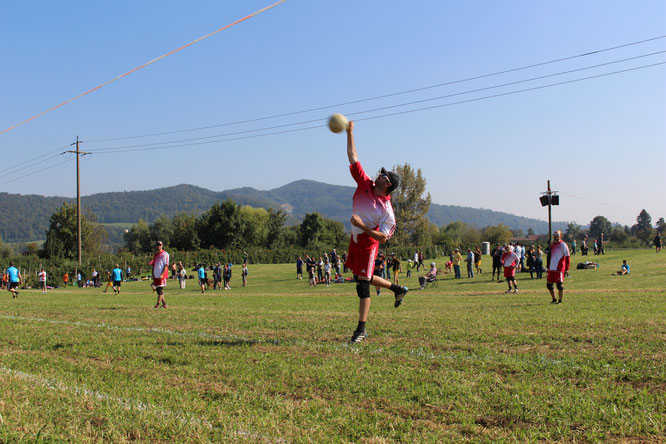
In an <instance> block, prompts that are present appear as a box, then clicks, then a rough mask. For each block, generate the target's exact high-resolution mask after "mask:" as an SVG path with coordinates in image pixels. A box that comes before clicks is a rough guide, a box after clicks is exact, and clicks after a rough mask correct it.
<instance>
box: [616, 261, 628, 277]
mask: <svg viewBox="0 0 666 444" xmlns="http://www.w3.org/2000/svg"><path fill="white" fill-rule="evenodd" d="M629 271H630V270H629V264H627V261H626V260H623V261H622V267H621V268H620V270H619V271H617V272H616V273H617V275H618V276H623V275H625V274H629Z"/></svg>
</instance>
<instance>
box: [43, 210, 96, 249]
mask: <svg viewBox="0 0 666 444" xmlns="http://www.w3.org/2000/svg"><path fill="white" fill-rule="evenodd" d="M96 222H97V220H96V218H95V215H94V214H92V213H89V212H87V213H84V214H82V215H81V251H82V253H84V254H85V255H88V256H96V255H99V254H100V253H101V251H102V244H103V242H104V241H105V240H106V238H107V236H108V234H107V232H106V230H105V229H104V227H103V226H102V225H100V224H98V223H96ZM43 251H44V253H45V255H46V256H47V257H49V258H52V257H53V258H69V259H75V258H76V257H77V256H78V241H77V215H76V206H75V205H70V204H68V203H67V202H64V203H63V204H62V206H61V207H60V208H59V209H58V210H56V212H55V213H53V214H52V215H51V217H50V219H49V228H48V230H47V231H46V242H44V250H43Z"/></svg>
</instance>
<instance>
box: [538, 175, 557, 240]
mask: <svg viewBox="0 0 666 444" xmlns="http://www.w3.org/2000/svg"><path fill="white" fill-rule="evenodd" d="M547 185H548V191H546V192H545V193H544V192H542V193H541V194H542V196H541V197H540V198H539V200H540V201H541V206H542V207H545V206H546V205H548V245H549V246H550V244H551V243H552V242H553V218H552V206H553V205H559V204H560V197H559V196H558V195H557V191H552V190H551V189H550V180H548V183H547Z"/></svg>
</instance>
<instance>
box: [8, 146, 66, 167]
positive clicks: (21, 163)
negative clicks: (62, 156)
mask: <svg viewBox="0 0 666 444" xmlns="http://www.w3.org/2000/svg"><path fill="white" fill-rule="evenodd" d="M75 144H76V142H74V143H70V144H69V145H65V146H63V147H62V148H58V149H57V150H53V151H49V152H48V153H44V154H42V155H40V156H37V157H33V158H32V159H28V160H25V161H23V162H20V163H17V164H15V165H12V166H10V167H7V168H5V169H3V170H0V174H2V173H4V172H5V171H9V170H13V169H15V168H17V167H20V166H21V165H24V164H26V163H30V162H32V161H34V160H38V159H41V158H42V157H44V156H48V155H49V154H54V153H59V152H61V151H62V150H64V149H66V148H69V147H70V146H72V145H75ZM40 163H41V162H40ZM10 174H11V173H10Z"/></svg>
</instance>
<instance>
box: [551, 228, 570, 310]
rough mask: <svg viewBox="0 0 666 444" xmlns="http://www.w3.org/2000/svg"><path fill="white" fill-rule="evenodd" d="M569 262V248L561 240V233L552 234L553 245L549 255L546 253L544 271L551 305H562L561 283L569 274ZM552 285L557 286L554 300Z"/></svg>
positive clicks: (562, 289) (562, 286) (562, 292)
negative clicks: (545, 271) (546, 272)
mask: <svg viewBox="0 0 666 444" xmlns="http://www.w3.org/2000/svg"><path fill="white" fill-rule="evenodd" d="M570 262H571V255H570V254H569V247H568V246H567V244H566V243H565V242H564V241H563V240H562V232H561V231H560V230H557V231H556V232H554V233H553V245H551V246H550V253H548V257H547V259H546V270H547V271H548V276H547V279H546V282H547V283H546V288H548V291H550V296H551V297H552V298H553V300H552V302H551V304H561V303H562V296H563V295H564V285H562V283H563V282H564V276H565V275H568V274H569V265H570ZM553 284H555V285H556V286H557V295H558V298H557V299H555V289H554V288H553Z"/></svg>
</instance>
